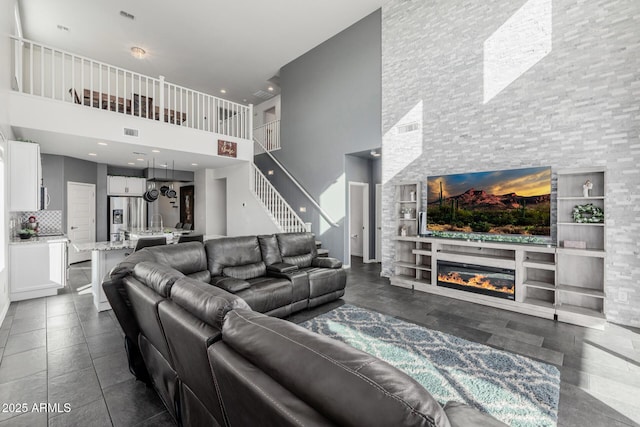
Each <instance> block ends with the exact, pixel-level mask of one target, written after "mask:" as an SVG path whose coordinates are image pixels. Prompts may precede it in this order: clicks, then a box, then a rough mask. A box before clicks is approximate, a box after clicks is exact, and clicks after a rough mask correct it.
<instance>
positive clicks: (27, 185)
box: [8, 141, 42, 212]
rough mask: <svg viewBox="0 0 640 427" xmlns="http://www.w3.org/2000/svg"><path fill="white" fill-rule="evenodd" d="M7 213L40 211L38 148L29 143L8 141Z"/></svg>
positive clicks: (40, 177)
mask: <svg viewBox="0 0 640 427" xmlns="http://www.w3.org/2000/svg"><path fill="white" fill-rule="evenodd" d="M8 149H9V211H11V212H18V211H37V210H39V209H40V184H41V179H42V167H41V164H40V146H39V145H38V144H34V143H30V142H19V141H9V144H8Z"/></svg>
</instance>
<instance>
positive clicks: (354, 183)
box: [346, 181, 373, 263]
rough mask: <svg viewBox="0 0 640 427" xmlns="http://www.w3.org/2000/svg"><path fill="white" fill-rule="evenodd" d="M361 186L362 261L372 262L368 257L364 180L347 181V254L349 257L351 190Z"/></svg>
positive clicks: (365, 187) (367, 209)
mask: <svg viewBox="0 0 640 427" xmlns="http://www.w3.org/2000/svg"><path fill="white" fill-rule="evenodd" d="M352 187H361V191H362V227H363V229H362V230H361V231H362V262H363V263H369V262H372V261H373V260H371V259H370V258H369V233H370V230H369V184H368V183H366V182H357V181H349V191H348V192H347V227H346V228H347V255H348V256H349V259H351V190H352Z"/></svg>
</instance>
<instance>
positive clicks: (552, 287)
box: [523, 280, 556, 291]
mask: <svg viewBox="0 0 640 427" xmlns="http://www.w3.org/2000/svg"><path fill="white" fill-rule="evenodd" d="M523 285H524V286H529V287H530V288H537V289H545V290H548V291H555V289H556V285H554V284H553V283H547V282H541V281H539V280H527V281H525V282H524V283H523Z"/></svg>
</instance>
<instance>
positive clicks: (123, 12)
mask: <svg viewBox="0 0 640 427" xmlns="http://www.w3.org/2000/svg"><path fill="white" fill-rule="evenodd" d="M120 16H122V17H123V18H127V19H131V20H132V21H133V20H134V19H136V17H135V16H134V15H132V14H130V13H128V12H125V11H124V10H121V11H120Z"/></svg>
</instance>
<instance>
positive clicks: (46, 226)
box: [16, 210, 62, 235]
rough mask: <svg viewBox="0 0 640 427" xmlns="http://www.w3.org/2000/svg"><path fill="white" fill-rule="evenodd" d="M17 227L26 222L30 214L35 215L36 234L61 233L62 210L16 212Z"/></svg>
mask: <svg viewBox="0 0 640 427" xmlns="http://www.w3.org/2000/svg"><path fill="white" fill-rule="evenodd" d="M16 214H17V218H16V219H17V221H18V225H17V226H18V227H19V228H20V227H22V223H25V222H28V221H29V217H30V216H34V217H36V221H37V222H38V234H40V235H42V234H62V211H56V210H44V211H37V212H16Z"/></svg>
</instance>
